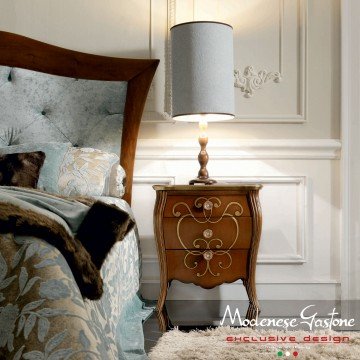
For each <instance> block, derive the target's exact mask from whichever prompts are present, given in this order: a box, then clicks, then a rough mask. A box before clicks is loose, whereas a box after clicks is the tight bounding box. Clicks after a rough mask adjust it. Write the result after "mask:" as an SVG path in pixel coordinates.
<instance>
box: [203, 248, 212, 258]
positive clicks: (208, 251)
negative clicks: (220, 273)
mask: <svg viewBox="0 0 360 360" xmlns="http://www.w3.org/2000/svg"><path fill="white" fill-rule="evenodd" d="M213 256H214V254H213V252H212V251H211V250H207V251H205V252H204V254H203V257H204V259H205V260H206V261H210V260H211V259H212V258H213Z"/></svg>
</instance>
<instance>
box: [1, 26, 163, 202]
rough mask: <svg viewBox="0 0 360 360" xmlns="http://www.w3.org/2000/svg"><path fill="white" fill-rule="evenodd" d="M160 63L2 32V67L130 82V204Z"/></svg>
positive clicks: (125, 159)
mask: <svg viewBox="0 0 360 360" xmlns="http://www.w3.org/2000/svg"><path fill="white" fill-rule="evenodd" d="M158 64H159V60H156V59H151V60H150V59H149V60H148V59H124V58H114V57H108V56H99V55H93V54H85V53H81V52H77V51H73V50H68V49H64V48H61V47H58V46H53V45H49V44H45V43H43V42H40V41H37V40H33V39H30V38H27V37H24V36H20V35H16V34H11V33H8V32H3V31H0V65H3V66H9V67H18V68H23V69H28V70H33V71H40V72H43V73H47V74H52V75H59V76H65V77H71V78H78V79H88V80H105V81H127V82H128V85H127V94H126V102H125V110H124V124H123V131H122V139H121V153H120V164H121V166H122V167H123V168H124V169H125V171H126V192H125V195H124V197H123V198H124V199H125V200H126V201H127V202H128V203H129V204H130V203H131V194H132V183H133V172H134V161H135V150H136V142H137V136H138V131H139V126H140V121H141V116H142V113H143V110H144V106H145V101H146V97H147V94H148V91H149V88H150V84H151V81H152V79H153V77H154V74H155V71H156V68H157V66H158ZM0 110H1V109H0Z"/></svg>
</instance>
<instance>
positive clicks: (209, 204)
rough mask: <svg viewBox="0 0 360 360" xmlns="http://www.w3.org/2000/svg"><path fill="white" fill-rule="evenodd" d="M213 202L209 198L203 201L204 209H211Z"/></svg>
mask: <svg viewBox="0 0 360 360" xmlns="http://www.w3.org/2000/svg"><path fill="white" fill-rule="evenodd" d="M213 205H214V204H213V203H212V202H211V201H210V200H206V201H205V202H204V209H205V210H211V209H212V208H213Z"/></svg>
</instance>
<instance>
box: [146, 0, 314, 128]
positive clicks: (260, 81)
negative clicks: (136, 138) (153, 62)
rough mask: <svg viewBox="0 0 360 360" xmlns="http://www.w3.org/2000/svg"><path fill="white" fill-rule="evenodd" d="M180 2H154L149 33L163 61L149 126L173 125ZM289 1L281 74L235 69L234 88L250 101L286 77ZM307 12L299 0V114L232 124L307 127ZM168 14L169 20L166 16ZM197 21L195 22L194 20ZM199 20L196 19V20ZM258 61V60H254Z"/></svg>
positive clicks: (247, 117) (246, 117) (244, 118)
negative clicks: (173, 45) (174, 41)
mask: <svg viewBox="0 0 360 360" xmlns="http://www.w3.org/2000/svg"><path fill="white" fill-rule="evenodd" d="M178 4H181V2H177V1H176V0H152V1H151V15H150V16H151V21H150V24H151V25H150V29H149V44H150V47H151V49H150V51H149V52H150V54H151V55H152V56H153V57H158V58H160V59H161V62H160V66H159V69H158V71H157V74H156V76H155V80H154V83H155V94H156V95H155V99H153V100H148V102H147V106H146V109H145V112H144V116H143V120H144V121H145V122H153V123H158V122H164V120H165V121H167V122H170V121H174V120H173V119H172V117H171V115H170V114H171V68H170V67H171V64H170V55H171V54H170V37H169V30H170V28H171V26H173V25H175V24H176V9H177V6H179V5H178ZM285 4H286V3H285V1H284V0H279V36H278V39H279V43H278V47H279V51H278V53H279V67H278V69H277V70H271V71H267V70H265V69H264V68H260V70H255V67H254V66H251V68H249V67H247V68H245V69H244V70H240V69H235V74H234V86H235V87H238V88H240V89H241V90H242V91H243V92H244V96H245V97H248V98H250V97H251V96H252V95H253V94H254V93H255V91H257V90H259V89H260V88H261V87H262V86H263V85H265V84H266V83H268V84H269V83H270V82H275V83H279V82H280V80H281V79H282V78H283V77H284V76H285V74H284V66H283V57H284V46H285V45H284V31H285V30H284V22H285V21H284V14H285V9H284V8H285V6H286V5H285ZM307 8H308V0H297V12H298V27H297V31H298V42H297V43H298V56H299V57H298V69H297V72H298V74H299V75H298V82H297V86H298V91H297V103H298V109H297V111H296V113H281V114H270V113H257V114H239V113H238V114H236V116H235V118H234V120H232V121H229V122H239V121H241V122H249V123H252V122H255V123H303V122H305V121H306V120H307V43H308V41H307ZM162 12H166V13H167V14H166V16H164V15H163V14H162ZM192 20H194V19H192ZM195 20H196V19H195ZM159 23H163V24H164V28H166V31H164V30H159V29H162V27H159V26H158V24H159ZM254 60H256V59H254Z"/></svg>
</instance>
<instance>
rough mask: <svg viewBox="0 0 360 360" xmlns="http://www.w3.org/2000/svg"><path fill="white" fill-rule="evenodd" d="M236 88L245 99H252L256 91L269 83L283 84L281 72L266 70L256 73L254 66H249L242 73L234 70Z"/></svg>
mask: <svg viewBox="0 0 360 360" xmlns="http://www.w3.org/2000/svg"><path fill="white" fill-rule="evenodd" d="M234 78H235V81H234V86H235V87H237V88H239V89H240V90H241V91H242V92H243V93H244V97H245V98H251V97H252V96H253V95H254V93H255V91H256V90H259V89H261V88H262V87H263V86H264V85H265V84H266V83H268V82H271V81H272V82H275V83H279V82H281V74H280V72H278V71H276V72H268V71H266V70H260V71H258V72H256V71H255V69H254V67H253V66H251V65H250V66H247V67H246V68H245V70H244V72H243V73H242V72H241V71H240V70H238V69H235V70H234Z"/></svg>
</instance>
